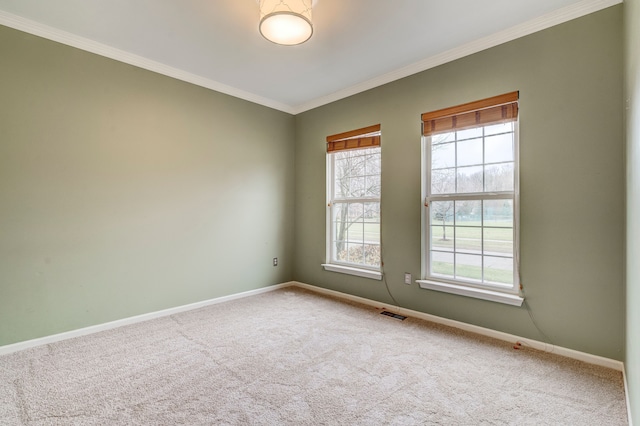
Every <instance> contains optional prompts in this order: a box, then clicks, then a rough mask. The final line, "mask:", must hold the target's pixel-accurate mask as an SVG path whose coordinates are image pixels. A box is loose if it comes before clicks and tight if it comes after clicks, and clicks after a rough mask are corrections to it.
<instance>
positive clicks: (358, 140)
mask: <svg viewBox="0 0 640 426" xmlns="http://www.w3.org/2000/svg"><path fill="white" fill-rule="evenodd" d="M380 161H381V152H380V125H375V126H370V127H366V128H364V129H358V130H354V131H351V132H346V133H340V134H338V135H332V136H329V137H327V262H326V263H325V264H323V265H322V266H323V267H324V269H326V270H329V271H333V272H342V273H347V274H352V275H358V276H362V277H366V278H373V279H382V273H381V260H380V258H381V251H380V183H381V182H380Z"/></svg>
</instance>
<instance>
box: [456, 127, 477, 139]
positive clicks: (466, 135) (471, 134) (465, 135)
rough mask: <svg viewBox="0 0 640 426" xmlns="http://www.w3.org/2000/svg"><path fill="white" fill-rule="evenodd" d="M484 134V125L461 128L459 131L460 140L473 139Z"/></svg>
mask: <svg viewBox="0 0 640 426" xmlns="http://www.w3.org/2000/svg"><path fill="white" fill-rule="evenodd" d="M480 136H482V127H474V128H473V129H468V130H460V131H459V132H458V140H462V139H472V138H477V137H480Z"/></svg>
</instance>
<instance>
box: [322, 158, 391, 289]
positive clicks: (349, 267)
mask: <svg viewBox="0 0 640 426" xmlns="http://www.w3.org/2000/svg"><path fill="white" fill-rule="evenodd" d="M334 161H335V159H334V157H333V155H329V154H327V160H326V163H327V164H326V166H327V169H326V177H327V182H326V190H325V193H326V205H327V208H326V212H325V217H326V226H325V229H326V238H325V246H326V254H325V256H326V257H325V259H326V260H327V263H322V264H321V266H322V267H323V268H324V270H325V271H330V272H337V273H341V274H347V275H355V276H358V277H362V278H370V279H373V280H378V281H380V280H382V266H380V267H377V268H376V267H372V268H366V267H363V266H360V265H358V266H355V265H353V264H344V263H340V262H332V260H331V247H332V240H331V238H332V236H333V232H334V229H333V226H334V224H333V221H332V220H331V203H332V201H333V200H332V195H333V191H334V180H333V178H334V176H333V167H334ZM336 201H339V202H358V201H360V202H379V203H380V204H381V205H382V197H362V198H349V199H342V198H340V199H336ZM381 231H382V229H381ZM380 250H381V251H382V241H381V242H380Z"/></svg>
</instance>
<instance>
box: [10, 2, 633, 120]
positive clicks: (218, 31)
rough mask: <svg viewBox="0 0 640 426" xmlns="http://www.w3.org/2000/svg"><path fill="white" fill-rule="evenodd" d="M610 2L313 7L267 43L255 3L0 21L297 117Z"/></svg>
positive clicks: (53, 9) (63, 5) (110, 8)
mask: <svg viewBox="0 0 640 426" xmlns="http://www.w3.org/2000/svg"><path fill="white" fill-rule="evenodd" d="M621 2H622V0H393V1H391V0H315V1H314V8H313V24H314V34H313V37H312V38H311V40H309V41H308V42H306V43H304V44H302V45H299V46H288V47H287V46H278V45H275V44H272V43H270V42H268V41H266V40H265V39H263V38H262V36H261V35H260V33H259V32H258V19H259V10H258V4H257V1H256V0H55V1H52V0H0V24H2V25H6V26H9V27H13V28H17V29H20V30H23V31H27V32H30V33H32V34H36V35H39V36H43V37H46V38H49V39H52V40H55V41H59V42H62V43H65V44H68V45H71V46H75V47H79V48H81V49H84V50H88V51H91V52H94V53H98V54H101V55H104V56H107V57H111V58H114V59H117V60H121V61H123V62H127V63H130V64H133V65H136V66H140V67H143V68H146V69H150V70H152V71H156V72H160V73H163V74H167V75H170V76H172V77H176V78H179V79H182V80H186V81H190V82H192V83H195V84H198V85H201V86H204V87H208V88H211V89H214V90H218V91H220V92H223V93H228V94H231V95H234V96H237V97H240V98H243V99H247V100H250V101H253V102H257V103H260V104H263V105H266V106H269V107H272V108H276V109H279V110H282V111H286V112H289V113H293V114H295V113H299V112H302V111H306V110H309V109H311V108H314V107H317V106H320V105H323V104H326V103H329V102H332V101H335V100H337V99H341V98H344V97H346V96H349V95H352V94H354V93H358V92H360V91H363V90H367V89H370V88H372V87H375V86H378V85H380V84H384V83H387V82H390V81H393V80H396V79H398V78H402V77H405V76H407V75H410V74H413V73H416V72H419V71H422V70H425V69H428V68H431V67H434V66H437V65H440V64H442V63H445V62H448V61H451V60H454V59H457V58H459V57H462V56H466V55H468V54H472V53H475V52H477V51H480V50H483V49H486V48H489V47H492V46H495V45H497V44H500V43H504V42H506V41H509V40H513V39H515V38H517V37H521V36H524V35H527V34H530V33H532V32H535V31H539V30H541V29H544V28H548V27H550V26H552V25H557V24H559V23H562V22H565V21H568V20H570V19H574V18H577V17H580V16H583V15H586V14H588V13H592V12H595V11H597V10H600V9H604V8H606V7H609V6H611V5H614V4H617V3H621Z"/></svg>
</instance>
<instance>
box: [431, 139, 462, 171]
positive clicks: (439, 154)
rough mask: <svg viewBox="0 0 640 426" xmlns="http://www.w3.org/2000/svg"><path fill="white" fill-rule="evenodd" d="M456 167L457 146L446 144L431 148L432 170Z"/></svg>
mask: <svg viewBox="0 0 640 426" xmlns="http://www.w3.org/2000/svg"><path fill="white" fill-rule="evenodd" d="M455 165H456V144H455V143H445V144H440V145H432V146H431V168H432V169H444V168H448V167H455Z"/></svg>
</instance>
